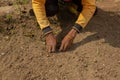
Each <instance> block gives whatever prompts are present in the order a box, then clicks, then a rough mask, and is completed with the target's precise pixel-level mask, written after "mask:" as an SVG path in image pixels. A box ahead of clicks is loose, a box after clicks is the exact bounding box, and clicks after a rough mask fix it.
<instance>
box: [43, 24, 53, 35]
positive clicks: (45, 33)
mask: <svg viewBox="0 0 120 80" xmlns="http://www.w3.org/2000/svg"><path fill="white" fill-rule="evenodd" d="M42 32H43V36H45V37H46V36H47V35H49V34H51V33H52V32H53V31H52V29H51V28H50V26H48V27H45V28H44V29H42Z"/></svg>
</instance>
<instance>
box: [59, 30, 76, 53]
mask: <svg viewBox="0 0 120 80" xmlns="http://www.w3.org/2000/svg"><path fill="white" fill-rule="evenodd" d="M76 34H77V31H76V30H75V29H72V30H71V31H70V32H69V33H68V34H67V35H66V36H65V37H64V39H63V40H62V43H61V46H60V49H59V51H65V50H66V49H67V48H69V47H70V45H71V44H72V43H73V40H74V38H75V37H76Z"/></svg>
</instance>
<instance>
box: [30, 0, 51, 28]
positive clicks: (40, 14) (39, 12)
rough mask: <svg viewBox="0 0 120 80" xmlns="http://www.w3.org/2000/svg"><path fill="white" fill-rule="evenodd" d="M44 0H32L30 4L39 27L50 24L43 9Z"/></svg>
mask: <svg viewBox="0 0 120 80" xmlns="http://www.w3.org/2000/svg"><path fill="white" fill-rule="evenodd" d="M45 1H46V0H32V6H33V10H34V13H35V15H36V18H37V21H38V24H39V25H40V28H41V29H43V28H46V27H48V26H49V25H50V23H49V21H48V18H47V16H46V11H45Z"/></svg>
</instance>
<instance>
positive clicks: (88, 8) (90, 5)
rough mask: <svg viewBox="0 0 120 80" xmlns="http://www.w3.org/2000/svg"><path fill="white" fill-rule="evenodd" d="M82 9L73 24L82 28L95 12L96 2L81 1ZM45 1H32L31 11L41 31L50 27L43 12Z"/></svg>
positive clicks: (93, 0)
mask: <svg viewBox="0 0 120 80" xmlns="http://www.w3.org/2000/svg"><path fill="white" fill-rule="evenodd" d="M81 1H82V5H83V9H82V12H81V13H80V14H79V16H78V19H77V20H76V22H75V23H77V24H79V25H80V26H81V27H82V28H84V27H85V26H86V25H87V23H88V22H89V20H90V19H91V18H92V16H93V14H94V12H95V10H96V0H81ZM45 2H46V0H32V6H33V10H34V12H35V15H36V18H37V21H38V23H39V25H40V28H41V29H44V28H46V27H47V26H49V25H50V22H49V20H48V18H47V16H46V11H45Z"/></svg>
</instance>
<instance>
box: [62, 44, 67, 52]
mask: <svg viewBox="0 0 120 80" xmlns="http://www.w3.org/2000/svg"><path fill="white" fill-rule="evenodd" d="M67 47H68V43H66V44H65V45H64V47H63V50H64V51H65V50H66V49H67Z"/></svg>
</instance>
